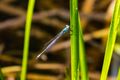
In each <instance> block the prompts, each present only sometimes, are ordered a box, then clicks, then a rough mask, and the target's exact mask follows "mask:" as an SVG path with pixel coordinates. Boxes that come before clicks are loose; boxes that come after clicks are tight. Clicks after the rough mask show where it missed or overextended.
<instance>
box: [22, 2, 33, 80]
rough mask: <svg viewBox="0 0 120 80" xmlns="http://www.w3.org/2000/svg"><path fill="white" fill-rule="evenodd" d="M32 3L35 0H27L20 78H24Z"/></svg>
mask: <svg viewBox="0 0 120 80" xmlns="http://www.w3.org/2000/svg"><path fill="white" fill-rule="evenodd" d="M34 4H35V0H29V3H28V11H27V18H26V25H25V37H24V50H23V60H22V72H21V80H26V73H27V62H28V52H29V38H30V29H31V22H32V15H33V9H34Z"/></svg>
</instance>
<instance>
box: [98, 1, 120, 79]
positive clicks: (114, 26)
mask: <svg viewBox="0 0 120 80" xmlns="http://www.w3.org/2000/svg"><path fill="white" fill-rule="evenodd" d="M119 7H120V0H117V1H116V4H115V9H114V14H113V18H112V21H111V25H110V32H109V36H108V41H107V46H106V51H105V57H104V62H103V68H102V74H101V78H100V80H106V79H107V74H108V70H109V66H110V62H111V58H112V53H113V49H114V44H115V40H116V35H117V31H118V24H119V14H120V11H119V10H120V9H119Z"/></svg>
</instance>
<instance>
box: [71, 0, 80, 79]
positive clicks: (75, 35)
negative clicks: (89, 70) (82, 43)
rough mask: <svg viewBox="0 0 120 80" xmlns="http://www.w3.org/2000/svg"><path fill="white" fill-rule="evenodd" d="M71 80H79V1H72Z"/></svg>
mask: <svg viewBox="0 0 120 80" xmlns="http://www.w3.org/2000/svg"><path fill="white" fill-rule="evenodd" d="M70 29H71V32H70V34H71V35H70V42H71V80H79V26H78V0H70Z"/></svg>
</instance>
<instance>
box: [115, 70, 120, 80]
mask: <svg viewBox="0 0 120 80" xmlns="http://www.w3.org/2000/svg"><path fill="white" fill-rule="evenodd" d="M116 80H120V68H119V71H118V75H117V79H116Z"/></svg>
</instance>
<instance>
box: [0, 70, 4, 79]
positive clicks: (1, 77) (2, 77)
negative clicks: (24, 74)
mask: <svg viewBox="0 0 120 80" xmlns="http://www.w3.org/2000/svg"><path fill="white" fill-rule="evenodd" d="M0 80H4V76H3V74H2V71H1V68H0Z"/></svg>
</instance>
